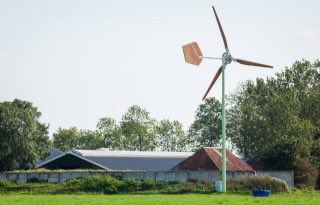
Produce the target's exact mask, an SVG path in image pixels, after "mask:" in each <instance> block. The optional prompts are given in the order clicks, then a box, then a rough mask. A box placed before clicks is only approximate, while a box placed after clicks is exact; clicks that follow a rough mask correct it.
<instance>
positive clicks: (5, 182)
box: [0, 179, 12, 187]
mask: <svg viewBox="0 0 320 205" xmlns="http://www.w3.org/2000/svg"><path fill="white" fill-rule="evenodd" d="M11 184H12V182H11V181H8V180H5V179H0V187H8V186H10V185H11Z"/></svg>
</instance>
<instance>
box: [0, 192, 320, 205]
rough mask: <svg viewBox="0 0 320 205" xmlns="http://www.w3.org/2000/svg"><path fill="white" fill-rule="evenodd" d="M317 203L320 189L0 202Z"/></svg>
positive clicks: (13, 197)
mask: <svg viewBox="0 0 320 205" xmlns="http://www.w3.org/2000/svg"><path fill="white" fill-rule="evenodd" d="M49 204H50V205H51V204H54V205H91V204H92V205H93V204H99V205H100V204H101V205H103V204H105V205H109V204H110V205H138V204H139V205H149V204H150V205H165V204H166V205H171V204H172V205H173V204H174V205H179V204H181V205H192V204H197V205H207V204H208V205H209V204H210V205H212V204H226V205H227V204H228V205H251V204H259V205H264V204H265V205H273V204H274V205H291V204H294V205H298V204H299V205H300V204H301V205H309V204H310V205H317V204H320V192H315V191H294V192H290V193H282V194H274V195H272V196H271V197H269V198H257V197H253V196H251V195H249V194H236V193H227V194H219V193H213V194H176V195H166V194H156V195H154V194H150V195H135V194H124V195H122V194H117V195H104V194H80V195H62V194H57V195H43V194H41V195H38V194H37V195H33V194H5V195H0V205H49Z"/></svg>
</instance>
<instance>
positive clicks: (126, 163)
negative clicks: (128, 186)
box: [37, 148, 193, 171]
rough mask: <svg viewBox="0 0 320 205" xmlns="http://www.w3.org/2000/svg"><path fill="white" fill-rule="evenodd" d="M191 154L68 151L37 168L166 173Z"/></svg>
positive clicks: (101, 150)
mask: <svg viewBox="0 0 320 205" xmlns="http://www.w3.org/2000/svg"><path fill="white" fill-rule="evenodd" d="M192 154H193V152H142V151H111V150H109V149H105V148H101V149H98V150H74V149H73V150H70V151H68V152H65V153H63V154H61V155H59V156H57V157H55V158H52V159H50V160H47V161H45V162H43V163H41V164H39V165H38V166H37V168H46V169H103V170H110V171H112V170H140V171H167V170H170V169H171V168H172V167H174V166H175V165H177V164H179V163H180V162H181V161H183V160H184V159H186V158H187V157H189V156H191V155H192Z"/></svg>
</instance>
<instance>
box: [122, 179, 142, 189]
mask: <svg viewBox="0 0 320 205" xmlns="http://www.w3.org/2000/svg"><path fill="white" fill-rule="evenodd" d="M141 184H142V182H141V181H138V180H134V179H128V180H125V181H124V183H123V186H122V188H121V191H123V192H135V191H140V190H141Z"/></svg>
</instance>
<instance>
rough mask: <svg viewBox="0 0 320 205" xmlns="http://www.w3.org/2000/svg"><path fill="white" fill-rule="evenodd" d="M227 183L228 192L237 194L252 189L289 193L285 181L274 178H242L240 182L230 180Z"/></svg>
mask: <svg viewBox="0 0 320 205" xmlns="http://www.w3.org/2000/svg"><path fill="white" fill-rule="evenodd" d="M227 183H228V184H227V187H228V190H230V191H236V192H238V191H240V192H247V191H248V190H249V191H251V190H252V189H267V190H271V192H272V193H279V192H288V185H287V184H286V183H285V182H284V181H282V180H279V179H276V178H272V177H262V176H253V177H242V178H240V179H239V180H228V181H227Z"/></svg>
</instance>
